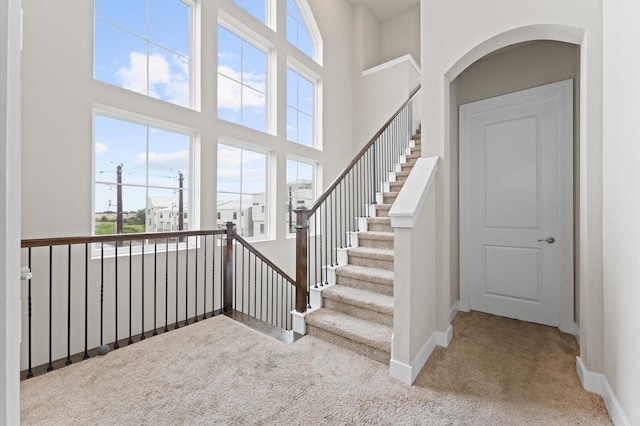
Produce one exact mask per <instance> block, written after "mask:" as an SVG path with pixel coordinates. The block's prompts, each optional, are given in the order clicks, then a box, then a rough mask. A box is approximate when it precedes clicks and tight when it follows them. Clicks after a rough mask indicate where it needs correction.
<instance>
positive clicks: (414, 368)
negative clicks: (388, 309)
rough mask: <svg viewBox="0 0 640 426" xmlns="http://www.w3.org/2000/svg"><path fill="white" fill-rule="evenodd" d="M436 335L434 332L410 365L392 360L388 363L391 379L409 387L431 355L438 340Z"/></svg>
mask: <svg viewBox="0 0 640 426" xmlns="http://www.w3.org/2000/svg"><path fill="white" fill-rule="evenodd" d="M437 333H438V332H434V333H433V334H432V335H431V337H429V339H428V340H427V343H425V344H424V346H423V347H422V349H420V352H418V356H416V358H415V359H414V360H413V362H412V363H411V365H407V364H405V363H402V362H400V361H396V360H394V359H393V358H392V359H391V362H390V363H389V373H390V374H391V377H393V378H394V379H397V380H400V381H401V382H402V383H404V384H405V385H411V384H412V383H413V382H414V380H416V377H418V373H420V370H422V367H424V365H425V364H426V363H427V360H428V359H429V357H430V356H431V353H433V350H434V349H435V347H436V344H437V343H436V342H437V340H438V337H437ZM392 347H393V341H392ZM392 353H393V350H392Z"/></svg>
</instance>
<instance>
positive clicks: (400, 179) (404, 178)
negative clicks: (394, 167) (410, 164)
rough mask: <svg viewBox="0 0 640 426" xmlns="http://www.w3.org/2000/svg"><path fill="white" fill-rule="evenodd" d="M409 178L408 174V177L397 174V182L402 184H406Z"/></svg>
mask: <svg viewBox="0 0 640 426" xmlns="http://www.w3.org/2000/svg"><path fill="white" fill-rule="evenodd" d="M408 177H409V175H408V174H407V175H397V174H396V180H397V181H398V182H402V183H404V182H406V181H407V178H408Z"/></svg>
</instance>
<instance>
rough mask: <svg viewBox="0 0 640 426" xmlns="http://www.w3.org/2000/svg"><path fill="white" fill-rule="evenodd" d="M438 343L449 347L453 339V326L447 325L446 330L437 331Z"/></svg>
mask: <svg viewBox="0 0 640 426" xmlns="http://www.w3.org/2000/svg"><path fill="white" fill-rule="evenodd" d="M435 335H436V344H437V345H438V346H442V347H443V348H448V347H449V343H451V340H452V339H453V326H451V325H450V326H449V327H447V330H446V331H436V332H435Z"/></svg>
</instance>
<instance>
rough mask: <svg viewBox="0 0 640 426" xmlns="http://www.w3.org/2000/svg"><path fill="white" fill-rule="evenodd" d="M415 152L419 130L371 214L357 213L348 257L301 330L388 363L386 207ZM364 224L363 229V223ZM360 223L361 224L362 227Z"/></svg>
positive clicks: (389, 239) (390, 253)
mask: <svg viewBox="0 0 640 426" xmlns="http://www.w3.org/2000/svg"><path fill="white" fill-rule="evenodd" d="M420 156H421V134H420V129H418V130H417V131H416V134H415V135H414V136H413V141H412V143H411V144H410V148H409V149H408V152H407V154H406V155H405V158H403V160H406V161H405V162H402V163H400V164H399V165H398V166H397V167H396V171H395V172H392V173H391V174H390V176H389V180H390V182H387V183H385V184H384V186H385V192H383V193H382V194H381V195H382V196H381V197H380V196H379V197H378V198H382V200H380V199H378V203H380V201H382V203H380V204H376V205H375V208H373V209H371V210H372V211H374V212H375V214H373V215H372V217H367V218H361V219H359V220H360V223H361V225H360V230H359V232H358V233H357V238H355V240H356V241H357V243H356V244H353V246H352V247H350V248H347V249H343V250H346V255H347V258H348V262H347V264H345V265H341V266H338V267H337V268H336V269H335V285H329V286H325V287H324V288H323V289H322V290H321V294H322V307H321V308H319V309H317V310H314V311H313V312H311V313H309V314H308V315H307V316H306V318H305V320H306V329H307V333H308V334H309V335H312V336H316V337H318V338H321V339H323V340H326V341H328V342H330V343H333V344H336V345H339V346H342V347H344V348H347V349H350V350H352V351H353V352H356V353H359V354H361V355H364V356H367V357H369V358H371V359H374V360H376V361H380V362H383V363H388V362H389V360H390V358H391V336H392V334H393V279H394V276H393V275H394V273H393V264H394V260H393V258H394V234H393V228H392V227H391V219H390V218H389V216H388V213H389V209H390V208H391V206H392V205H393V203H394V201H395V199H396V197H397V196H398V193H399V192H400V190H401V189H402V186H403V185H404V182H405V181H406V180H407V177H408V176H409V173H410V172H411V169H412V168H413V166H414V164H415V163H416V161H417V160H418V158H420ZM365 227H366V228H365ZM363 228H365V229H363Z"/></svg>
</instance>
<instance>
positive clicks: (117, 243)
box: [113, 241, 120, 349]
mask: <svg viewBox="0 0 640 426" xmlns="http://www.w3.org/2000/svg"><path fill="white" fill-rule="evenodd" d="M115 243H116V244H115V258H114V265H115V286H114V287H115V292H116V296H115V297H116V300H115V308H116V314H115V321H116V328H115V343H114V344H113V349H119V348H120V344H119V343H118V245H120V242H119V241H116V242H115Z"/></svg>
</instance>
